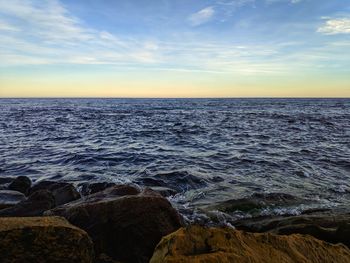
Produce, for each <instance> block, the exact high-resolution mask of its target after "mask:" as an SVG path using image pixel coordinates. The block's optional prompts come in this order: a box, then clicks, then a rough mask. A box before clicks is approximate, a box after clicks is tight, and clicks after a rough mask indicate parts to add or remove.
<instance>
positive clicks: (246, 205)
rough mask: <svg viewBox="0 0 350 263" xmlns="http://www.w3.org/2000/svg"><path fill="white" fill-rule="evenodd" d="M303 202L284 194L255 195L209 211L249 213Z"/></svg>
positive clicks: (229, 201) (226, 202) (220, 204)
mask: <svg viewBox="0 0 350 263" xmlns="http://www.w3.org/2000/svg"><path fill="white" fill-rule="evenodd" d="M302 201H303V200H302V199H300V198H297V197H295V196H293V195H289V194H284V193H264V194H260V193H255V194H253V195H251V196H250V197H246V198H241V199H232V200H227V201H224V202H220V203H219V204H216V205H213V206H210V207H209V210H219V211H221V212H225V213H231V212H235V211H237V210H239V211H243V212H247V211H252V210H255V209H262V208H266V207H273V206H291V205H296V204H299V203H301V202H302Z"/></svg>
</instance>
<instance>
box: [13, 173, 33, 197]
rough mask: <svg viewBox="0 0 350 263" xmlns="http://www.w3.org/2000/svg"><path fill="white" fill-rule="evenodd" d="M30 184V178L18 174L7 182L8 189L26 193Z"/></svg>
mask: <svg viewBox="0 0 350 263" xmlns="http://www.w3.org/2000/svg"><path fill="white" fill-rule="evenodd" d="M31 185H32V180H30V179H29V178H28V177H27V176H18V177H17V178H16V179H15V180H13V181H12V182H11V183H10V184H9V186H8V189H9V190H14V191H18V192H21V193H23V194H27V193H28V190H29V188H30V186H31Z"/></svg>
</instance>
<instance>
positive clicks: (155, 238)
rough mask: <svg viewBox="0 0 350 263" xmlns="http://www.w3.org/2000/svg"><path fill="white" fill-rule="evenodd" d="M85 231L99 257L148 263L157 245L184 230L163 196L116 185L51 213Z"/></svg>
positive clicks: (150, 191)
mask: <svg viewBox="0 0 350 263" xmlns="http://www.w3.org/2000/svg"><path fill="white" fill-rule="evenodd" d="M46 214H47V215H59V216H63V217H65V218H66V219H68V221H69V222H71V223H72V224H73V225H75V226H78V227H80V228H82V229H84V230H85V231H86V232H88V234H89V235H90V236H91V238H92V239H93V241H94V246H95V251H96V253H97V254H100V253H105V254H106V255H108V256H110V257H111V258H113V259H115V260H120V261H122V262H148V260H149V258H150V257H151V256H152V254H153V251H154V248H155V246H156V245H157V243H158V242H159V241H160V240H161V238H162V237H163V236H165V235H168V234H170V233H172V232H174V231H175V230H177V229H178V228H179V227H181V218H180V216H179V214H178V213H177V211H176V210H175V209H174V208H173V207H172V206H171V204H170V203H169V201H168V200H167V199H165V198H164V197H162V196H161V195H160V194H158V193H156V192H154V191H152V190H149V189H145V190H144V191H142V192H141V193H140V192H139V190H138V188H135V187H133V186H128V185H116V186H113V187H111V188H108V189H106V190H104V191H102V192H98V193H96V194H92V195H89V196H87V197H85V198H82V199H80V200H77V201H75V202H72V203H69V204H66V205H63V206H61V207H57V208H55V209H52V210H51V211H48V212H47V213H46Z"/></svg>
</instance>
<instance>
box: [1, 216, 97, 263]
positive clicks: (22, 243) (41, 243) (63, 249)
mask: <svg viewBox="0 0 350 263" xmlns="http://www.w3.org/2000/svg"><path fill="white" fill-rule="evenodd" d="M0 244H1V246H0V261H1V262H2V263H12V262H16V263H44V262H45V263H46V262H47V263H54V262H57V263H71V262H74V263H92V262H93V244H92V241H91V239H90V238H89V236H88V235H87V234H86V233H85V232H84V231H83V230H81V229H79V228H77V227H74V226H72V225H70V224H69V223H68V222H67V221H66V220H65V219H64V218H59V217H39V218H38V217H26V218H0Z"/></svg>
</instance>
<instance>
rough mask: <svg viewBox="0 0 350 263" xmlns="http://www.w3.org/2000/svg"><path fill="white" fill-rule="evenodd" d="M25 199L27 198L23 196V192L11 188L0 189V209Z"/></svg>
mask: <svg viewBox="0 0 350 263" xmlns="http://www.w3.org/2000/svg"><path fill="white" fill-rule="evenodd" d="M26 199H27V198H26V197H25V196H24V194H22V193H20V192H17V191H11V190H0V210H1V209H4V208H8V207H11V206H14V205H16V204H18V203H19V202H21V201H24V200H26Z"/></svg>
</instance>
